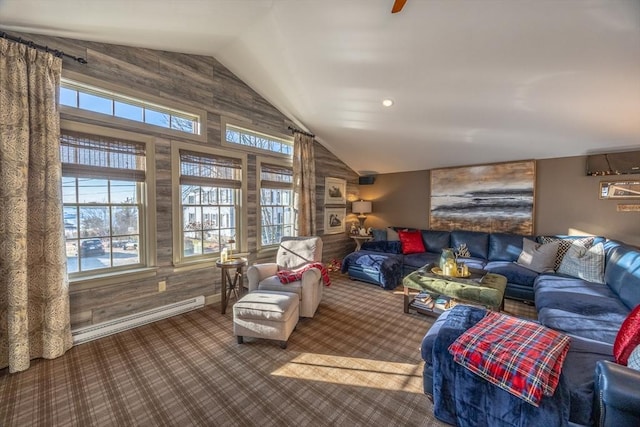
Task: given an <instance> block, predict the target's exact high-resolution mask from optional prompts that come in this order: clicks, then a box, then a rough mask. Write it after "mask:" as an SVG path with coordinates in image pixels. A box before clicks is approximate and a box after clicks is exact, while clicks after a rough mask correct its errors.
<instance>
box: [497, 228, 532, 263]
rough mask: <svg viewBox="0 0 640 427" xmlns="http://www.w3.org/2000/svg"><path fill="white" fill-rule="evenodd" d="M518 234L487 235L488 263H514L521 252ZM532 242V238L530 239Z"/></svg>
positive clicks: (520, 237)
mask: <svg viewBox="0 0 640 427" xmlns="http://www.w3.org/2000/svg"><path fill="white" fill-rule="evenodd" d="M523 237H527V236H521V235H519V234H507V233H491V234H490V235H489V261H515V260H517V259H518V256H520V252H522V238H523ZM531 239H532V240H533V238H531Z"/></svg>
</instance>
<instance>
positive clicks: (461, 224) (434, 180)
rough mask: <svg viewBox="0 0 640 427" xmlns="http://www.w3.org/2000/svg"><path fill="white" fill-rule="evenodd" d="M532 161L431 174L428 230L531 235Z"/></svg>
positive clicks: (533, 180)
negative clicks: (460, 230)
mask: <svg viewBox="0 0 640 427" xmlns="http://www.w3.org/2000/svg"><path fill="white" fill-rule="evenodd" d="M535 182H536V168H535V162H534V161H533V160H527V161H521V162H510V163H495V164H490V165H480V166H469V167H466V166H465V167H456V168H448V169H434V170H432V171H431V215H430V217H429V221H430V224H429V225H430V228H432V229H434V230H453V229H462V230H472V231H486V232H493V233H495V232H502V233H515V234H525V235H531V234H533V224H534V220H533V213H534V200H535Z"/></svg>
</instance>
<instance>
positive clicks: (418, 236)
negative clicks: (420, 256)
mask: <svg viewBox="0 0 640 427" xmlns="http://www.w3.org/2000/svg"><path fill="white" fill-rule="evenodd" d="M398 236H399V237H400V243H401V244H402V253H403V254H405V255H406V254H416V253H420V252H426V251H427V250H426V249H425V248H424V243H423V242H422V233H421V232H420V230H415V231H402V230H401V231H398Z"/></svg>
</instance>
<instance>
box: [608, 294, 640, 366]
mask: <svg viewBox="0 0 640 427" xmlns="http://www.w3.org/2000/svg"><path fill="white" fill-rule="evenodd" d="M638 345H640V304H638V306H636V308H634V309H633V310H631V313H629V315H628V316H627V318H626V319H624V322H622V326H620V330H619V331H618V335H616V340H615V342H614V343H613V357H615V359H616V363H619V364H620V365H626V364H627V360H628V359H629V356H630V355H631V352H632V351H633V349H634V348H635V347H637V346H638Z"/></svg>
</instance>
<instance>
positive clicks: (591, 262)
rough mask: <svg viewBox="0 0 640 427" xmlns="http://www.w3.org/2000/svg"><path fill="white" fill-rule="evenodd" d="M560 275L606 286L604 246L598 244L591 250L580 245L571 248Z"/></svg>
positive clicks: (563, 259) (561, 264)
mask: <svg viewBox="0 0 640 427" xmlns="http://www.w3.org/2000/svg"><path fill="white" fill-rule="evenodd" d="M558 273H561V274H567V275H569V276H573V277H577V278H579V279H582V280H586V281H587V282H593V283H602V284H604V283H605V281H604V244H602V243H598V244H597V245H594V246H591V247H590V248H585V247H584V246H580V245H571V246H569V250H568V251H567V253H566V254H565V256H564V257H563V258H562V262H561V263H560V268H558Z"/></svg>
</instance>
